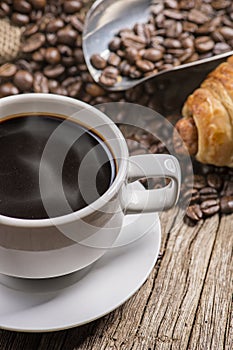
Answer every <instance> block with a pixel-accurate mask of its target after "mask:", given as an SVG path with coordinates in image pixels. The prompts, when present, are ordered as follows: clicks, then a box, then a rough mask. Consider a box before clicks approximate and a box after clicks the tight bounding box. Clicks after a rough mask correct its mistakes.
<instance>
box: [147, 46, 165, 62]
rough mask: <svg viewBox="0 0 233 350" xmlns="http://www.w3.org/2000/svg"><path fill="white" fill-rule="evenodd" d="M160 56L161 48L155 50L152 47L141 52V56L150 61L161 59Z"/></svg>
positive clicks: (161, 55) (161, 53)
mask: <svg viewBox="0 0 233 350" xmlns="http://www.w3.org/2000/svg"><path fill="white" fill-rule="evenodd" d="M162 57H163V52H162V51H161V50H157V49H154V48H151V49H147V50H145V52H144V54H143V58H144V59H146V60H148V61H151V62H157V61H159V60H161V59H162Z"/></svg>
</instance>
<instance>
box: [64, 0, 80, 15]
mask: <svg viewBox="0 0 233 350" xmlns="http://www.w3.org/2000/svg"><path fill="white" fill-rule="evenodd" d="M81 8H82V3H81V1H78V0H66V1H64V5H63V9H64V11H65V12H66V13H74V12H78V11H79V10H80V9H81Z"/></svg>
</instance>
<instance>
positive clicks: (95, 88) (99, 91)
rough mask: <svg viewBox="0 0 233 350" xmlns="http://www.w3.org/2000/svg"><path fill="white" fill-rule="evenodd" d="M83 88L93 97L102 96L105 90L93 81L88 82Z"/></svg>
mask: <svg viewBox="0 0 233 350" xmlns="http://www.w3.org/2000/svg"><path fill="white" fill-rule="evenodd" d="M85 90H86V92H87V93H88V94H89V95H91V96H93V97H97V96H102V95H104V94H105V90H104V89H103V88H102V87H101V86H99V85H97V84H94V83H88V84H87V85H86V88H85Z"/></svg>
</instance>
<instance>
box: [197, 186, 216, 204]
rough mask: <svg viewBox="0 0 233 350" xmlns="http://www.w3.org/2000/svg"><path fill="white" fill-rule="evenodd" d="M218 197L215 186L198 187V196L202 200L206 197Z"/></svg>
mask: <svg viewBox="0 0 233 350" xmlns="http://www.w3.org/2000/svg"><path fill="white" fill-rule="evenodd" d="M217 197H218V192H217V190H216V189H215V188H212V187H204V188H202V189H200V198H201V200H202V201H204V200H207V199H216V198H217Z"/></svg>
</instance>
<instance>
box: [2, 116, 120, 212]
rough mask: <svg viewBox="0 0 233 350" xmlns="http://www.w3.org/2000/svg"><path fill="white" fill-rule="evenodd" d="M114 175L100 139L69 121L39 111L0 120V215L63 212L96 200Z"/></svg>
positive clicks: (112, 166) (112, 167) (111, 159)
mask: <svg viewBox="0 0 233 350" xmlns="http://www.w3.org/2000/svg"><path fill="white" fill-rule="evenodd" d="M46 145H47V146H46ZM45 146H46V148H45ZM44 150H45V152H44ZM43 152H44V153H43ZM41 169H42V170H41ZM80 174H81V175H80ZM114 177H115V165H114V160H113V158H112V155H111V152H110V151H109V149H108V147H107V146H106V144H105V143H104V141H103V140H102V139H101V138H100V137H99V136H98V135H97V134H96V133H95V132H93V131H89V130H87V129H85V128H84V127H83V126H81V125H79V124H78V123H76V122H74V121H70V120H65V119H63V118H61V117H59V116H54V115H51V116H50V115H45V114H41V113H40V114H37V115H34V114H31V115H20V116H10V117H8V118H6V119H5V120H3V121H1V122H0V214H1V215H6V216H10V217H15V218H26V219H41V218H48V217H56V216H61V215H65V214H68V213H70V212H73V211H76V210H79V209H81V208H84V207H85V206H86V205H87V204H90V203H92V202H93V201H95V200H96V199H98V197H100V196H101V195H102V194H103V193H104V192H105V191H106V190H107V189H108V188H109V186H110V185H111V183H112V182H113V180H114ZM93 179H94V181H93ZM41 185H42V186H41ZM61 186H62V189H63V190H62V189H61ZM41 189H42V191H41ZM62 191H64V192H63V195H62ZM64 199H65V200H64Z"/></svg>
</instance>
